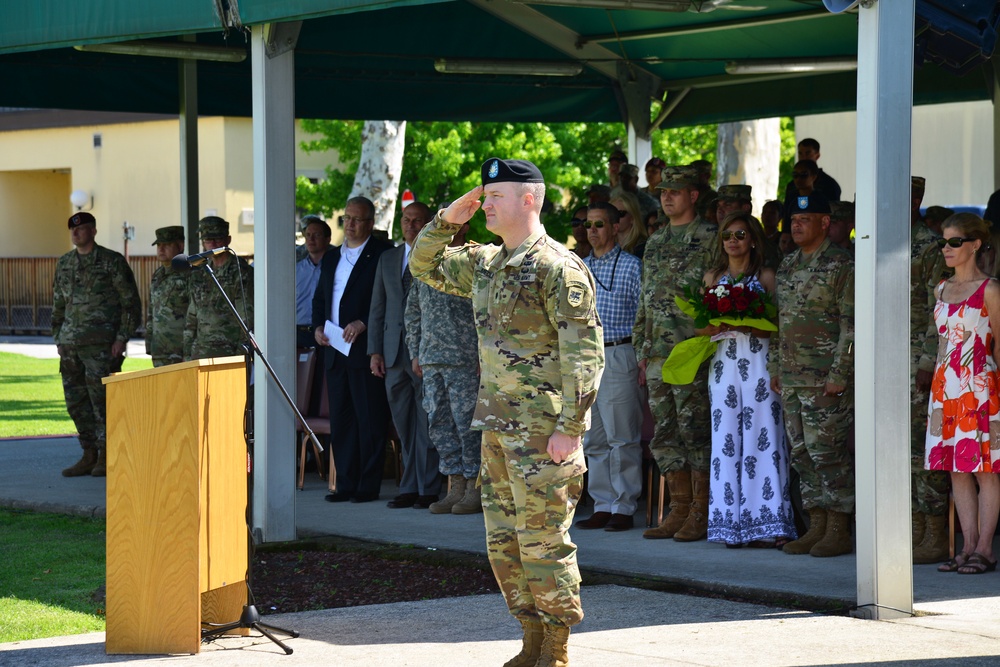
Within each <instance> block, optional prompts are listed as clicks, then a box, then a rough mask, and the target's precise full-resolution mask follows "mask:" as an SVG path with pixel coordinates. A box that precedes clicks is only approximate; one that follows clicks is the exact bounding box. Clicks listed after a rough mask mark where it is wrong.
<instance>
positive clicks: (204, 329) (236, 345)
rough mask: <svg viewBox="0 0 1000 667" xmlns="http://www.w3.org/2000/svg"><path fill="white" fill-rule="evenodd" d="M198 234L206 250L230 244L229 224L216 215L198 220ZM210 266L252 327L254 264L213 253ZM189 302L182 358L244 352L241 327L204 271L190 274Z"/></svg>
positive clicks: (234, 255)
mask: <svg viewBox="0 0 1000 667" xmlns="http://www.w3.org/2000/svg"><path fill="white" fill-rule="evenodd" d="M198 235H199V236H200V237H201V245H202V247H203V248H204V249H205V250H215V249H218V248H225V247H228V246H229V244H230V243H232V237H231V236H230V235H229V223H228V222H226V221H225V220H223V219H222V218H220V217H218V216H214V215H213V216H209V217H207V218H202V219H201V220H199V221H198ZM211 262H212V269H213V270H214V271H215V277H216V278H218V280H219V284H220V285H222V289H223V290H225V292H226V295H227V296H228V297H229V300H230V301H232V302H233V305H234V306H236V310H237V312H239V314H240V316H242V317H243V320H244V321H245V322H246V325H247V327H248V328H249V329H253V267H252V266H250V264H249V263H248V262H247V261H246V260H245V259H243V258H242V257H237V256H236V254H235V253H233V252H228V253H223V254H220V255H216V256H215V257H213V258H212V259H211ZM190 280H191V282H190V293H191V301H190V303H188V309H187V318H186V321H185V324H184V358H185V359H188V360H189V359H207V358H209V357H230V356H234V355H240V354H243V348H242V345H243V329H241V328H240V324H239V322H238V321H237V320H236V316H235V315H233V311H232V309H231V308H230V307H229V304H227V303H226V300H225V298H224V297H223V296H222V294H220V293H219V288H218V287H217V286H216V285H215V282H214V281H213V280H212V277H211V276H209V275H208V272H207V271H204V270H199V271H197V272H195V273H194V274H193V275H192V276H191V279H190Z"/></svg>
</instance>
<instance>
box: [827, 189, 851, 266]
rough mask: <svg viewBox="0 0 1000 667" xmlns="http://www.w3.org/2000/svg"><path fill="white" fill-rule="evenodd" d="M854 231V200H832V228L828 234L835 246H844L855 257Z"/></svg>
mask: <svg viewBox="0 0 1000 667" xmlns="http://www.w3.org/2000/svg"><path fill="white" fill-rule="evenodd" d="M852 232H854V202H851V201H832V202H830V229H829V231H828V232H827V236H829V237H830V241H831V242H832V243H833V244H834V245H835V246H837V247H840V248H843V249H844V250H846V251H847V252H849V253H850V254H851V257H854V241H852V240H851V233H852Z"/></svg>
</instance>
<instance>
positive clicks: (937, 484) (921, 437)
mask: <svg viewBox="0 0 1000 667" xmlns="http://www.w3.org/2000/svg"><path fill="white" fill-rule="evenodd" d="M938 238H940V237H939V236H938V235H937V234H936V233H935V232H934V231H933V230H931V229H930V228H929V227H928V226H927V225H926V224H924V222H923V221H922V220H921V221H919V222H917V223H916V224H914V225H912V226H911V227H910V378H911V382H912V386H911V387H910V470H911V472H912V473H913V476H912V484H911V497H912V509H913V511H914V512H922V513H924V514H927V515H931V516H941V515H943V514H945V513H946V512H947V509H948V488H949V487H948V475H947V474H946V473H944V472H942V471H940V470H925V469H924V454H925V449H924V448H925V446H926V442H925V441H926V438H927V406H928V404H929V403H930V392H929V391H927V390H924V389H919V388H918V387H917V382H916V377H917V371H918V370H922V371H927V372H930V373H933V372H934V363H935V361H936V358H937V331H936V330H935V328H934V302H935V297H934V288H935V286H937V284H938V283H939V282H941V281H942V280H944V279H945V278H946V277H948V275H950V274H951V270H950V269H949V268H948V267H947V265H945V262H944V255H943V254H942V253H941V248H939V247H938V245H937V239H938Z"/></svg>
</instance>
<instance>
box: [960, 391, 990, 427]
mask: <svg viewBox="0 0 1000 667" xmlns="http://www.w3.org/2000/svg"><path fill="white" fill-rule="evenodd" d="M980 408H982V412H983V415H982V416H983V418H986V417H987V408H988V404H986V403H984V404H983V405H982V406H980V405H979V401H978V399H976V395H975V394H974V393H972V392H971V391H970V392H969V393H967V394H962V396H961V397H959V399H958V411H957V415H958V427H959V428H960V429H962V430H963V431H965V432H966V433H971V432H973V431H976V430H982V429H979V418H980V414H979V412H980Z"/></svg>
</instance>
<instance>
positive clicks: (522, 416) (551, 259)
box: [410, 158, 604, 667]
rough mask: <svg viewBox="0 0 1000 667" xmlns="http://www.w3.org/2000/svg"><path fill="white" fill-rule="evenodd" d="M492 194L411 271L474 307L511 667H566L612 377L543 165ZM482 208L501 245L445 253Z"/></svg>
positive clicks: (471, 197)
mask: <svg viewBox="0 0 1000 667" xmlns="http://www.w3.org/2000/svg"><path fill="white" fill-rule="evenodd" d="M482 182H483V185H482V186H480V187H476V188H475V189H473V190H472V191H470V192H468V193H466V194H465V195H463V196H462V197H460V198H459V199H457V200H456V201H455V202H454V203H452V204H451V206H449V207H448V208H447V209H445V210H444V211H441V212H439V213H438V215H437V216H436V217H435V219H434V221H433V222H431V223H430V224H428V225H427V226H426V227H425V228H424V229H423V231H422V232H421V233H420V236H419V237H418V238H417V241H416V243H415V246H414V249H413V253H412V254H411V256H410V268H411V271H412V272H413V275H414V277H416V278H419V279H420V280H422V281H424V282H426V283H428V284H430V285H432V286H433V287H436V288H437V289H440V290H443V291H446V292H448V293H451V294H458V295H460V296H471V297H472V302H473V308H474V312H475V318H476V328H477V330H478V333H479V357H480V365H481V368H482V375H481V378H480V385H479V401H478V405H477V407H476V412H475V415H474V418H473V422H472V427H473V428H474V429H477V430H481V431H484V433H483V443H482V459H483V463H482V469H481V473H480V482H481V486H482V500H483V511H484V515H485V521H486V533H487V551H488V553H489V558H490V564H491V566H492V567H493V573H494V575H495V576H496V578H497V583H498V584H499V585H500V589H501V590H502V591H503V594H504V598H505V599H506V601H507V606H508V608H509V609H510V612H511V614H512V615H513V616H514V617H515V618H516V619H517V620H518V621H519V622H520V623H521V626H522V628H523V629H524V640H523V646H522V650H521V652H520V653H519V654H518V655H517V656H515V657H514V658H512V659H511V660H509V661H508V662H507V663H506V666H505V667H518V666H521V667H529V666H532V665H535V664H536V663H537V664H545V665H556V664H558V665H566V664H568V661H569V658H568V657H567V653H566V651H567V644H568V641H569V631H570V627H571V626H573V625H576V624H577V623H579V622H580V620H581V619H582V618H583V608H582V606H581V603H580V572H579V568H578V567H577V563H576V545H574V544H573V542H572V541H570V538H569V533H568V531H569V527H570V525H571V524H572V521H573V514H574V512H575V510H576V505H577V502H578V501H579V498H580V494H581V493H582V491H583V473H584V471H585V470H586V465H585V464H584V458H583V451H582V449H581V446H580V443H581V439H582V436H583V434H584V432H585V431H586V430H587V426H588V422H589V410H590V406H591V405H592V404H593V402H594V399H595V397H596V395H597V386H598V382H599V379H600V375H601V371H602V369H603V366H604V342H603V334H602V332H601V324H600V321H599V319H598V316H597V309H596V306H595V298H594V281H593V278H592V276H591V275H590V273H589V272H588V271H587V268H586V266H584V264H583V262H582V261H581V260H580V259H579V258H578V257H577V256H576V255H574V254H573V253H572V252H570V251H569V250H567V249H566V247H565V246H563V245H562V244H561V243H558V242H556V241H554V240H553V239H552V238H550V237H549V236H548V235H546V233H545V229H544V228H543V227H542V224H541V221H540V219H539V214H540V212H541V209H542V202H543V200H544V198H545V183H544V180H543V178H542V174H541V172H540V171H539V170H538V168H537V167H536V166H535V165H533V164H532V163H530V162H527V161H524V160H501V159H499V158H490V159H489V160H487V161H486V162H485V163H484V164H483V167H482ZM480 197H483V201H482V202H480ZM480 206H482V208H483V212H484V213H485V214H486V228H487V229H488V230H490V231H491V232H493V233H495V234H498V235H499V236H500V237H501V238H502V239H503V245H502V246H494V245H465V246H462V247H458V248H455V247H453V248H449V247H447V246H448V244H449V242H450V241H451V239H452V237H453V236H454V235H455V233H456V232H457V231H458V230H459V229H460V228H461V226H462V225H463V224H464V223H465V222H467V221H468V220H469V219H470V218H471V217H472V216H473V214H475V212H476V211H477V210H479V208H480Z"/></svg>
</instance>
